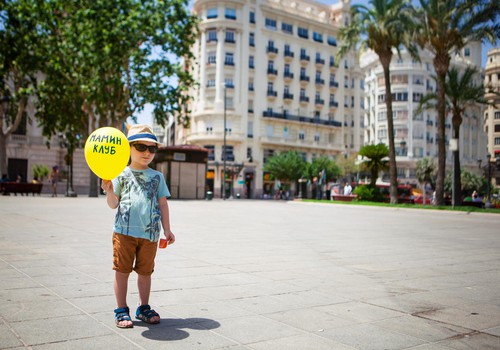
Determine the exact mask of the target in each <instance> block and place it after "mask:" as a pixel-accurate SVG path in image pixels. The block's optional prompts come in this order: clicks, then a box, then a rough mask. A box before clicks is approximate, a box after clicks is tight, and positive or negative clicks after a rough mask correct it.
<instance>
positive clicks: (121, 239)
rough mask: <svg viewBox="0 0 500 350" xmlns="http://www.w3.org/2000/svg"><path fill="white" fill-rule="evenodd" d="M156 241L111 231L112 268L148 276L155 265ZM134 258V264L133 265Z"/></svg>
mask: <svg viewBox="0 0 500 350" xmlns="http://www.w3.org/2000/svg"><path fill="white" fill-rule="evenodd" d="M157 246H158V243H156V242H151V241H150V240H147V239H143V238H135V237H131V236H126V235H122V234H119V233H116V232H115V233H113V270H116V271H119V272H122V273H130V272H132V270H134V271H135V272H137V273H138V274H139V275H143V276H150V275H151V274H152V273H153V271H154V267H155V257H156V250H157V248H158V247H157ZM134 260H135V266H134Z"/></svg>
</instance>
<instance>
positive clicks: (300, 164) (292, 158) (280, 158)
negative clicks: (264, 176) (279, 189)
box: [264, 151, 306, 184]
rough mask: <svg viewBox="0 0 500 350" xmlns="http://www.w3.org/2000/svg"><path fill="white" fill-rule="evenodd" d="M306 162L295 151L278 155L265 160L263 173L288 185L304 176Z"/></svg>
mask: <svg viewBox="0 0 500 350" xmlns="http://www.w3.org/2000/svg"><path fill="white" fill-rule="evenodd" d="M305 167H306V161H305V160H304V159H303V158H302V157H301V156H300V155H299V154H298V153H297V152H295V151H288V152H283V153H278V154H276V155H274V156H272V157H271V158H269V159H268V160H267V162H266V163H265V164H264V171H265V172H269V173H270V174H271V175H272V176H273V177H274V178H275V179H278V180H280V181H281V182H283V183H286V184H290V183H291V182H293V181H297V180H298V179H300V178H301V177H302V175H303V174H304V171H305Z"/></svg>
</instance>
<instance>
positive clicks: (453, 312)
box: [415, 307, 500, 330]
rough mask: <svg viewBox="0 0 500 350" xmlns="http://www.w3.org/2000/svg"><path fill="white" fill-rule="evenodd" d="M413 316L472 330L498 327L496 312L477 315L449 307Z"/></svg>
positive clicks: (477, 313)
mask: <svg viewBox="0 0 500 350" xmlns="http://www.w3.org/2000/svg"><path fill="white" fill-rule="evenodd" d="M415 315H416V316H418V317H422V318H426V319H429V320H435V321H438V322H443V323H446V324H450V325H455V326H460V327H464V328H468V329H472V330H483V329H489V328H492V327H497V326H499V325H500V314H499V313H498V312H491V311H487V310H484V311H482V312H481V313H479V312H474V311H472V312H471V311H465V310H462V309H458V308H451V307H450V308H444V309H439V310H429V311H424V312H421V313H418V314H415Z"/></svg>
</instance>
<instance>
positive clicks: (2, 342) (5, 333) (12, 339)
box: [0, 323, 24, 349]
mask: <svg viewBox="0 0 500 350" xmlns="http://www.w3.org/2000/svg"><path fill="white" fill-rule="evenodd" d="M18 346H23V343H21V341H20V340H19V339H18V338H17V337H16V335H15V334H14V333H12V332H11V330H10V329H9V328H8V327H7V326H6V325H5V324H3V323H2V324H0V348H2V349H7V348H9V349H10V348H14V347H18ZM23 349H24V346H23Z"/></svg>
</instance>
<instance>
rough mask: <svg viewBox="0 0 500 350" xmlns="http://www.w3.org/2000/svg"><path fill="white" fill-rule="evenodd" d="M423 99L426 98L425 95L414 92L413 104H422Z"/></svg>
mask: <svg viewBox="0 0 500 350" xmlns="http://www.w3.org/2000/svg"><path fill="white" fill-rule="evenodd" d="M423 97H424V94H422V93H420V92H414V93H413V102H420V100H422V98H423Z"/></svg>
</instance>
